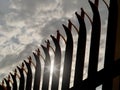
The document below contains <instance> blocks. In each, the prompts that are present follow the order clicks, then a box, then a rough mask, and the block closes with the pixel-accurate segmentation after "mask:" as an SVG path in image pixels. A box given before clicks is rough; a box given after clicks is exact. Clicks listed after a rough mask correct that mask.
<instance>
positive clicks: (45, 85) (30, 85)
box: [0, 0, 120, 90]
mask: <svg viewBox="0 0 120 90" xmlns="http://www.w3.org/2000/svg"><path fill="white" fill-rule="evenodd" d="M88 2H89V4H90V6H91V9H92V12H93V19H91V17H89V16H88V15H87V13H86V12H85V11H84V9H81V14H78V13H77V12H76V13H75V15H76V17H77V19H78V22H79V29H77V28H76V26H75V25H74V24H73V23H72V22H71V21H70V20H69V22H68V26H65V25H63V27H64V31H65V34H66V37H65V36H63V35H62V34H61V33H60V32H59V31H57V36H56V37H55V36H52V35H51V39H52V40H53V43H54V48H53V47H52V46H51V45H50V41H49V40H47V41H46V43H47V45H46V46H44V45H41V48H42V49H43V51H44V57H43V55H42V53H41V51H40V49H37V50H36V52H35V53H33V55H34V58H35V62H34V61H33V59H32V57H30V56H29V57H28V60H24V61H23V62H22V65H21V66H17V67H16V69H15V72H14V73H13V72H12V73H10V75H8V78H4V79H3V81H2V84H1V85H0V90H49V82H50V73H51V72H50V70H49V67H48V66H49V65H51V61H52V60H51V56H50V49H52V50H53V52H54V65H53V70H54V69H55V68H57V70H56V71H55V73H53V74H52V82H51V90H58V88H59V83H60V82H59V79H60V73H61V70H60V69H61V60H62V57H63V56H62V50H61V48H62V47H61V44H60V40H63V41H64V42H65V51H64V52H65V54H64V64H63V67H64V69H63V75H62V83H61V86H62V87H61V90H95V89H96V87H98V86H99V85H102V90H120V84H119V83H117V81H118V82H119V81H120V79H119V75H120V60H115V45H116V42H115V41H116V32H117V30H118V29H117V23H118V18H117V17H118V2H117V0H110V6H108V5H107V3H106V2H105V1H104V0H103V2H104V3H105V5H106V7H107V8H108V12H109V16H108V26H107V38H106V48H105V60H104V68H103V69H101V70H100V71H97V66H98V56H99V49H100V48H99V46H100V35H101V34H100V32H101V19H100V13H99V10H98V5H99V0H95V2H94V3H93V2H91V1H88ZM85 16H87V17H88V19H89V20H90V23H91V26H92V32H91V44H90V51H89V52H90V56H89V65H88V77H87V78H86V79H85V80H83V69H84V62H85V50H86V40H87V30H86V23H85ZM72 27H74V29H75V30H76V31H77V34H78V38H77V39H78V40H77V50H76V64H75V76H74V85H73V87H72V88H70V87H69V85H70V76H71V68H72V62H73V58H74V57H73V48H74V39H73V34H72ZM41 59H42V60H44V69H42V65H43V64H42V62H41ZM33 68H34V72H33V70H32V69H33ZM42 70H43V72H42ZM53 72H54V71H53ZM41 77H42V81H41ZM115 78H118V79H116V81H114V79H115ZM41 82H42V83H41ZM115 82H116V84H115V85H114V83H115Z"/></svg>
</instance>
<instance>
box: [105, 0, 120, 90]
mask: <svg viewBox="0 0 120 90" xmlns="http://www.w3.org/2000/svg"><path fill="white" fill-rule="evenodd" d="M117 21H118V0H110V8H109V18H108V30H107V39H106V52H105V64H104V69H105V70H106V71H105V73H106V74H105V77H106V81H104V82H103V90H106V89H107V90H112V86H113V78H112V76H111V75H112V73H113V72H112V68H113V63H114V62H115V61H114V59H115V56H114V55H115V42H116V34H117V31H119V29H118V30H117ZM119 35H120V33H119ZM118 40H120V39H118ZM107 67H108V68H109V70H108V71H107Z"/></svg>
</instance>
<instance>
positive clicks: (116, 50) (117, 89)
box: [113, 0, 120, 90]
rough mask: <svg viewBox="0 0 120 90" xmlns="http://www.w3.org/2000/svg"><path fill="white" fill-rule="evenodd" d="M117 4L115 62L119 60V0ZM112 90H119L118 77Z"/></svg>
mask: <svg viewBox="0 0 120 90" xmlns="http://www.w3.org/2000/svg"><path fill="white" fill-rule="evenodd" d="M117 1H118V2H117V3H118V19H117V32H116V46H115V60H118V59H120V0H117ZM113 90H120V76H118V77H117V78H115V79H114V80H113Z"/></svg>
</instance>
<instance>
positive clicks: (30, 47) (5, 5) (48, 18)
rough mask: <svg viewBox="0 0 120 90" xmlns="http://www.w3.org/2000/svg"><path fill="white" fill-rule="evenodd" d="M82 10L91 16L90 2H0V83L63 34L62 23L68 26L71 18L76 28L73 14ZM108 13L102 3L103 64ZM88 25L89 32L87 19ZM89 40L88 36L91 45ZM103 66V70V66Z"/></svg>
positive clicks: (50, 0)
mask: <svg viewBox="0 0 120 90" xmlns="http://www.w3.org/2000/svg"><path fill="white" fill-rule="evenodd" d="M91 1H94V0H91ZM106 1H107V3H108V2H109V0H106ZM81 7H83V8H84V10H85V11H86V12H87V13H88V14H89V15H90V16H91V17H92V12H91V9H90V6H89V4H88V0H0V50H1V51H0V80H1V79H2V78H3V77H5V76H6V75H7V74H8V73H9V71H10V70H11V71H12V70H13V69H14V68H15V66H16V65H18V64H19V62H21V61H22V60H23V59H26V58H27V57H28V56H29V55H31V54H32V52H33V51H34V50H35V49H36V48H38V47H40V45H41V44H42V43H44V40H46V39H48V38H49V36H50V34H52V35H56V30H60V32H61V33H63V34H64V32H63V27H62V24H65V25H67V20H68V19H70V20H71V21H72V22H73V23H74V24H75V25H76V26H77V25H78V22H77V19H76V16H75V14H74V13H75V12H76V11H77V12H78V13H80V8H81ZM106 10H107V8H106V6H105V4H104V3H103V2H102V0H100V5H99V11H100V14H101V21H102V32H101V33H102V36H101V46H100V48H101V49H100V57H99V58H100V62H103V58H104V47H105V45H104V43H105V37H106V35H105V32H106V26H107V14H108V12H106ZM86 23H87V25H88V27H87V29H88V33H90V30H91V27H90V24H89V23H88V21H87V20H86ZM89 37H90V35H89V34H88V44H89V41H90V40H89ZM88 48H89V46H88ZM86 55H88V52H87V51H86ZM87 58H88V57H86V59H87ZM101 65H102V64H100V66H99V67H100V68H102V67H103V66H101Z"/></svg>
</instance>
